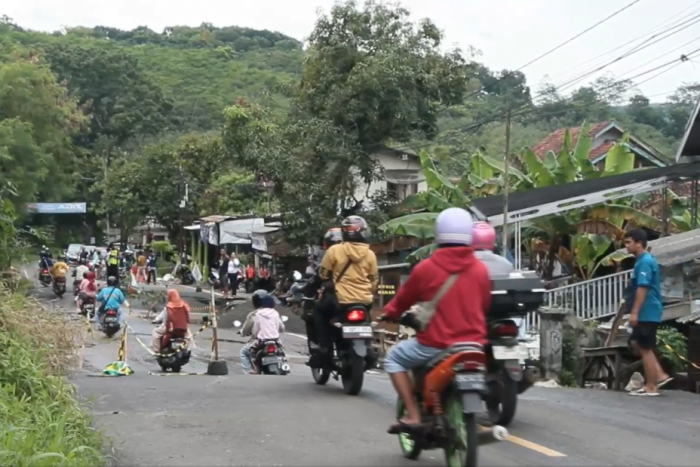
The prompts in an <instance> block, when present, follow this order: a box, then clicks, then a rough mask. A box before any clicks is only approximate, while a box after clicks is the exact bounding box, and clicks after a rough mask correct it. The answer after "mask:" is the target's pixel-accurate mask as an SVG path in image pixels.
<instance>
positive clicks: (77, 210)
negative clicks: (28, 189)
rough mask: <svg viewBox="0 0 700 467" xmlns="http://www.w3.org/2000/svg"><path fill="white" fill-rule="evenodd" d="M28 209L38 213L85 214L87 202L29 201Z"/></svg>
mask: <svg viewBox="0 0 700 467" xmlns="http://www.w3.org/2000/svg"><path fill="white" fill-rule="evenodd" d="M27 211H29V212H35V213H37V214H85V213H86V212H87V203H29V204H27Z"/></svg>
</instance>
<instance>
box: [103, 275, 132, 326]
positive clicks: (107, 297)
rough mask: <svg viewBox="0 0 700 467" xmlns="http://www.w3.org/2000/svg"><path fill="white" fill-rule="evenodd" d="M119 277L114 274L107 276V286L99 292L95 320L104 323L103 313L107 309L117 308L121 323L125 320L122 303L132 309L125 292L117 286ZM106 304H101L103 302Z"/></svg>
mask: <svg viewBox="0 0 700 467" xmlns="http://www.w3.org/2000/svg"><path fill="white" fill-rule="evenodd" d="M117 284H118V282H117V278H116V277H114V276H109V277H108V278H107V287H105V288H104V289H102V290H100V293H98V294H97V303H98V307H97V313H95V321H97V322H98V323H102V315H103V314H105V313H106V312H107V310H117V319H118V320H119V324H121V323H122V322H123V313H122V312H121V308H120V307H121V305H122V304H124V305H126V307H127V308H129V309H131V305H129V302H127V301H126V297H125V296H124V293H123V292H122V291H121V290H120V289H119V287H117ZM103 303H104V304H105V306H101V305H102V304H103Z"/></svg>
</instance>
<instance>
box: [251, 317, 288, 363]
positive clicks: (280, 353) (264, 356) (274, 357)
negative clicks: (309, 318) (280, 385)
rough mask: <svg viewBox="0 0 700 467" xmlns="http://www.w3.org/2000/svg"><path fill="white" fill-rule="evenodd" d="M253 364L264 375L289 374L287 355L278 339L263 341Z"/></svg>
mask: <svg viewBox="0 0 700 467" xmlns="http://www.w3.org/2000/svg"><path fill="white" fill-rule="evenodd" d="M285 318H286V316H285ZM253 362H254V363H255V367H256V368H258V369H259V370H260V373H261V374H263V375H288V374H289V370H290V367H289V363H287V353H286V352H285V350H284V347H283V346H282V343H281V342H280V341H279V340H278V339H270V340H266V341H263V342H262V343H261V344H260V346H259V348H258V350H257V351H256V352H255V355H254V356H253Z"/></svg>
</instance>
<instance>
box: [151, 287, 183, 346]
mask: <svg viewBox="0 0 700 467" xmlns="http://www.w3.org/2000/svg"><path fill="white" fill-rule="evenodd" d="M153 323H154V324H156V323H160V326H158V327H157V328H155V329H153V334H152V335H151V347H153V351H154V352H157V353H159V352H160V351H161V349H162V343H163V336H165V335H166V334H167V333H170V332H173V330H175V329H187V333H186V334H185V342H186V344H185V346H186V347H187V349H188V350H192V349H193V348H194V336H192V331H190V327H189V323H190V306H189V305H188V304H187V303H186V302H185V301H184V300H183V299H182V297H180V293H179V292H178V291H177V290H175V289H169V290H168V303H167V304H166V305H165V308H163V311H161V312H160V314H159V315H158V316H156V318H155V319H154V320H153Z"/></svg>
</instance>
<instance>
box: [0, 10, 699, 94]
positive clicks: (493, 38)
mask: <svg viewBox="0 0 700 467" xmlns="http://www.w3.org/2000/svg"><path fill="white" fill-rule="evenodd" d="M633 1H634V0H587V1H585V2H584V1H575V0H403V1H401V2H400V3H401V4H402V5H403V6H404V7H406V8H408V9H409V10H410V11H411V14H412V17H413V18H414V19H416V20H418V19H421V18H430V19H431V20H433V22H434V23H435V24H436V25H437V26H438V27H439V28H440V29H441V30H442V31H444V33H445V38H446V44H447V45H448V46H449V47H459V48H461V49H463V50H468V49H470V48H474V49H477V50H478V51H479V53H480V56H479V57H478V61H480V62H482V63H484V64H485V65H486V66H488V67H489V68H492V69H497V70H502V69H511V70H512V69H519V68H521V67H522V66H523V65H526V64H527V63H528V62H530V61H531V60H533V59H535V58H537V57H538V56H540V55H542V54H543V53H545V52H547V51H549V50H550V49H552V48H554V47H556V46H558V45H560V44H562V43H563V42H565V41H567V40H568V39H570V38H572V37H574V36H575V35H577V34H578V33H580V32H582V31H584V30H585V29H587V28H589V27H590V26H593V25H594V24H596V23H597V22H599V21H601V20H603V19H604V18H606V17H607V16H609V15H611V14H612V13H614V12H615V11H617V10H619V9H621V8H623V7H624V6H626V5H628V4H630V3H632V2H633ZM2 3H5V5H0V16H1V15H7V16H9V17H10V18H12V19H13V20H14V22H15V23H17V24H19V25H20V26H22V27H24V28H28V29H35V30H41V31H55V30H59V29H61V28H63V27H74V26H86V27H92V26H98V25H102V26H112V27H117V28H120V29H127V30H128V29H133V28H136V27H138V26H148V27H149V28H151V29H153V30H156V31H159V32H160V31H162V30H163V29H164V28H165V27H166V26H175V25H188V26H198V25H199V24H201V23H203V22H208V23H212V24H214V25H215V26H242V27H249V28H255V29H269V30H273V31H280V32H282V33H284V34H287V35H289V36H291V37H294V38H296V39H299V40H303V39H304V38H305V37H307V36H308V35H309V33H310V32H311V30H312V29H313V27H314V23H315V21H316V18H317V15H318V12H319V10H320V11H325V12H327V11H329V9H330V8H331V7H332V6H333V4H334V0H256V1H244V0H196V1H192V0H119V1H105V0H32V1H31V2H29V1H28V2H23V1H12V0H10V1H5V2H2ZM696 15H700V1H698V0H639V1H638V2H637V3H636V4H634V5H633V6H631V7H630V8H628V9H627V10H625V11H623V12H622V13H620V14H619V15H617V16H615V17H614V18H612V19H610V20H608V21H606V22H604V23H603V24H601V25H600V26H597V27H595V28H594V29H592V30H591V31H589V32H587V33H585V34H584V35H582V36H581V37H579V38H577V39H575V40H573V41H571V42H570V43H568V44H566V45H564V46H563V47H562V48H560V49H559V50H557V51H555V52H553V53H551V54H549V55H547V56H546V57H544V58H542V59H540V60H538V61H536V62H535V63H533V64H530V65H528V66H526V67H525V68H523V69H522V71H523V72H524V73H525V74H526V76H527V78H528V84H529V85H530V86H531V87H532V89H533V91H534V93H535V95H536V94H537V91H538V90H539V89H540V86H541V84H542V83H543V82H549V83H552V84H554V85H555V86H561V91H562V92H563V93H566V92H567V91H569V90H571V89H574V88H576V87H577V86H580V85H583V84H585V83H586V82H587V81H589V80H591V79H595V78H596V77H599V76H602V75H606V74H608V75H612V76H613V77H615V78H616V79H627V78H633V77H634V76H635V75H638V74H641V76H639V77H638V78H636V80H635V81H637V82H639V83H640V84H639V86H638V89H639V90H641V91H642V92H643V93H644V94H645V95H647V96H648V97H649V98H650V99H651V100H652V101H656V102H661V101H663V100H664V99H665V98H666V96H667V95H669V94H671V93H672V92H673V91H674V90H675V88H676V87H678V86H679V85H681V84H682V83H684V82H685V83H689V82H694V81H700V51H698V52H696V53H695V55H692V56H691V57H690V61H686V62H682V63H681V62H680V57H681V54H686V55H690V52H693V51H695V50H696V49H699V48H700V16H698V18H697V19H695V20H694V19H693V17H694V16H696ZM684 21H687V24H685V25H683V24H681V23H683V22H684ZM669 28H670V29H669ZM654 35H656V37H653V38H652V36H654ZM667 35H668V37H667V38H663V37H664V36H667ZM662 38H663V39H662ZM660 39H661V40H660ZM630 41H633V42H631V43H629V44H627V45H624V44H626V43H628V42H630ZM644 41H647V42H646V43H645V44H643V45H640V44H641V43H642V42H644ZM654 41H658V42H657V43H655V44H652V42H654ZM623 45H624V46H623ZM621 46H622V47H621ZM636 46H639V47H640V50H637V51H636V52H634V53H633V54H630V55H629V56H627V57H624V58H622V59H620V60H617V61H616V62H615V63H613V64H610V65H608V64H609V62H611V61H613V60H616V59H618V58H619V57H620V56H622V55H623V54H625V53H627V52H628V51H629V50H630V49H632V48H634V47H636ZM642 47H644V48H643V49H642ZM601 55H602V56H601ZM672 60H678V61H677V62H675V63H673V64H671V65H669V66H663V65H665V64H666V63H668V62H671V61H672ZM676 64H677V66H674V65H676ZM604 65H607V66H605V67H603V66H604ZM600 67H603V69H601V70H600V71H597V72H595V73H593V74H591V75H590V76H589V77H587V78H584V79H583V80H582V81H580V82H577V80H578V79H580V78H581V77H582V75H586V74H587V73H588V72H592V71H594V70H595V69H597V68H600ZM656 67H661V68H659V69H658V70H657V71H652V70H653V69H654V68H656ZM657 75H658V76H657ZM572 80H573V81H575V83H572V85H570V86H565V85H566V84H567V82H570V81H572ZM642 81H646V82H644V83H642Z"/></svg>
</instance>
